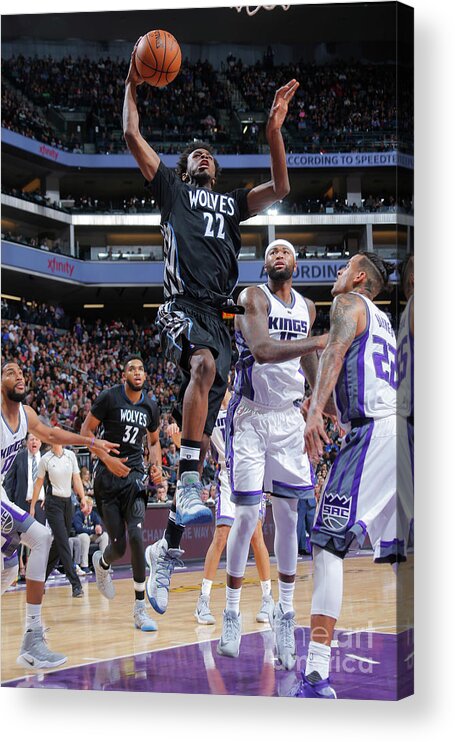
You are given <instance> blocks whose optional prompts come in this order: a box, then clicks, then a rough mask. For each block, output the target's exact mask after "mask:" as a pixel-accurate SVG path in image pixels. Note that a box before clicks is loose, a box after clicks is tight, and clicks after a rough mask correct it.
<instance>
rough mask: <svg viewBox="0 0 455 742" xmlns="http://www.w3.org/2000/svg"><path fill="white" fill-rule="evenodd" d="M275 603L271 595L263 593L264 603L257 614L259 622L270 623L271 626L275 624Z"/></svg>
mask: <svg viewBox="0 0 455 742" xmlns="http://www.w3.org/2000/svg"><path fill="white" fill-rule="evenodd" d="M274 608H275V603H274V600H273V598H272V596H271V595H263V596H262V603H261V608H260V610H259V613H258V614H257V615H256V621H257V622H258V623H269V624H270V626H272V624H273V609H274Z"/></svg>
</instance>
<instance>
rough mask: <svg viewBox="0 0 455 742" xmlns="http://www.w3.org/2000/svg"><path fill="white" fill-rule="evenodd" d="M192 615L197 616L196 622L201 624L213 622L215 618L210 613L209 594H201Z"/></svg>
mask: <svg viewBox="0 0 455 742" xmlns="http://www.w3.org/2000/svg"><path fill="white" fill-rule="evenodd" d="M194 615H195V617H196V618H197V622H198V623H201V624H214V623H215V618H214V616H212V614H211V613H210V605H209V596H208V595H202V593H201V595H200V596H199V599H198V601H197V606H196V610H195V611H194Z"/></svg>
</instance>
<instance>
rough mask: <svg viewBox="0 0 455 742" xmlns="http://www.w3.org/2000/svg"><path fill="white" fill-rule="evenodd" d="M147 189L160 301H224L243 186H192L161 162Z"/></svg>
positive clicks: (243, 207) (244, 215)
mask: <svg viewBox="0 0 455 742" xmlns="http://www.w3.org/2000/svg"><path fill="white" fill-rule="evenodd" d="M147 189H148V190H149V191H150V192H151V193H152V195H153V197H154V198H155V199H156V201H157V203H158V206H159V208H160V210H161V232H162V234H163V238H164V298H165V300H167V299H169V298H170V297H176V296H187V297H188V298H192V299H196V300H197V301H200V302H203V303H205V304H209V305H210V306H214V307H217V306H221V305H222V304H225V303H226V299H227V298H229V297H230V296H231V294H232V292H233V290H234V288H235V286H236V284H237V281H238V266H237V258H238V255H239V252H240V247H241V242H240V227H239V224H240V222H241V221H244V220H245V219H248V218H249V216H250V214H249V213H248V205H247V195H248V190H247V189H245V188H239V189H237V190H235V191H231V192H230V193H224V194H221V193H215V192H214V191H211V190H209V189H208V188H196V187H195V186H190V185H188V184H186V183H184V182H183V181H182V180H180V179H179V178H178V176H177V174H176V173H175V172H174V171H173V170H170V169H169V168H168V167H166V166H165V165H164V164H163V162H161V163H160V166H159V168H158V171H157V173H156V175H155V177H154V178H153V180H151V181H150V182H148V183H147Z"/></svg>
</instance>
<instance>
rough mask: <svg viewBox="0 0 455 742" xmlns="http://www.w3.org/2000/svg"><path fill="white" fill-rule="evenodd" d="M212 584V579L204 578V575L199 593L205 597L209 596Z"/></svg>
mask: <svg viewBox="0 0 455 742" xmlns="http://www.w3.org/2000/svg"><path fill="white" fill-rule="evenodd" d="M212 585H213V581H212V580H206V579H205V577H204V579H203V580H202V587H201V595H207V597H209V595H210V591H211V589H212Z"/></svg>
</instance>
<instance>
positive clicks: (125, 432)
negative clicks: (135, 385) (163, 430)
mask: <svg viewBox="0 0 455 742" xmlns="http://www.w3.org/2000/svg"><path fill="white" fill-rule="evenodd" d="M90 412H91V413H92V415H94V417H96V418H97V420H99V421H100V422H101V424H102V426H103V429H102V434H101V437H102V438H106V440H108V441H111V442H112V443H119V444H120V449H119V458H124V457H127V458H128V461H126V462H125V463H126V466H128V467H129V468H130V469H140V470H142V471H143V470H144V460H143V444H144V438H145V436H146V434H147V431H149V432H150V433H154V432H155V430H158V427H159V424H160V416H159V410H158V405H157V404H156V402H154V401H153V400H151V399H150V398H149V397H148V396H147V394H146V393H145V392H142V397H141V399H140V400H139V402H137V403H136V404H133V403H132V402H131V401H130V400H129V399H128V397H127V395H126V392H125V388H124V386H123V384H118V385H117V386H114V387H112V389H106V390H105V391H103V392H101V394H99V395H98V397H97V398H96V399H95V401H94V403H93V405H92V409H91V410H90ZM99 463H100V464H101V462H99Z"/></svg>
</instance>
